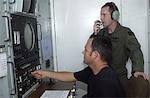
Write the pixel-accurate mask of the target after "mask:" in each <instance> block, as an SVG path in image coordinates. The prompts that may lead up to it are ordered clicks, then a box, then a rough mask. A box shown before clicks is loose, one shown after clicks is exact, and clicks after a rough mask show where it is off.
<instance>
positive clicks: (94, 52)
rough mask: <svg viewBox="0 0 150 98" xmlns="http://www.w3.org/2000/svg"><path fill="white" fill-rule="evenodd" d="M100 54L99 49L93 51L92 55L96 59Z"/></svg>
mask: <svg viewBox="0 0 150 98" xmlns="http://www.w3.org/2000/svg"><path fill="white" fill-rule="evenodd" d="M98 56H99V53H98V52H97V51H93V52H92V57H93V58H94V59H95V58H97V57H98Z"/></svg>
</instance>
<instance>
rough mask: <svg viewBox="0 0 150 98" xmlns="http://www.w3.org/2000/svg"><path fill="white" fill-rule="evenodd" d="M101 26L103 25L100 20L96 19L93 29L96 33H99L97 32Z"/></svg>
mask: <svg viewBox="0 0 150 98" xmlns="http://www.w3.org/2000/svg"><path fill="white" fill-rule="evenodd" d="M100 26H101V22H100V20H96V21H94V25H93V31H94V34H95V35H97V33H98V32H100Z"/></svg>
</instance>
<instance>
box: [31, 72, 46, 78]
mask: <svg viewBox="0 0 150 98" xmlns="http://www.w3.org/2000/svg"><path fill="white" fill-rule="evenodd" d="M31 74H32V75H33V76H34V77H35V78H37V79H42V78H46V75H47V73H46V71H42V70H36V71H34V72H31Z"/></svg>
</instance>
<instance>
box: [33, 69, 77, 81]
mask: <svg viewBox="0 0 150 98" xmlns="http://www.w3.org/2000/svg"><path fill="white" fill-rule="evenodd" d="M31 74H32V75H33V76H34V77H35V78H37V79H43V78H52V79H56V80H59V81H64V82H72V81H76V79H75V77H74V74H73V72H52V71H44V70H36V71H34V72H31Z"/></svg>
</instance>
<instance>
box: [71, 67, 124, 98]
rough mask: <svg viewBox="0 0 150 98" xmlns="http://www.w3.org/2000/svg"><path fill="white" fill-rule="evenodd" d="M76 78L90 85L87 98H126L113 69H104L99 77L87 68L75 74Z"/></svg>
mask: <svg viewBox="0 0 150 98" xmlns="http://www.w3.org/2000/svg"><path fill="white" fill-rule="evenodd" d="M74 77H75V78H76V79H77V80H78V81H81V82H84V83H86V84H87V85H88V88H87V89H88V90H87V97H109V98H110V97H124V93H123V90H122V88H121V84H120V81H119V78H118V76H117V74H116V72H115V71H114V70H113V69H112V68H111V67H104V68H103V69H102V70H101V71H100V72H99V73H98V74H97V75H94V74H93V72H92V70H91V69H90V68H89V67H86V68H85V69H83V70H81V71H79V72H75V73H74Z"/></svg>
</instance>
